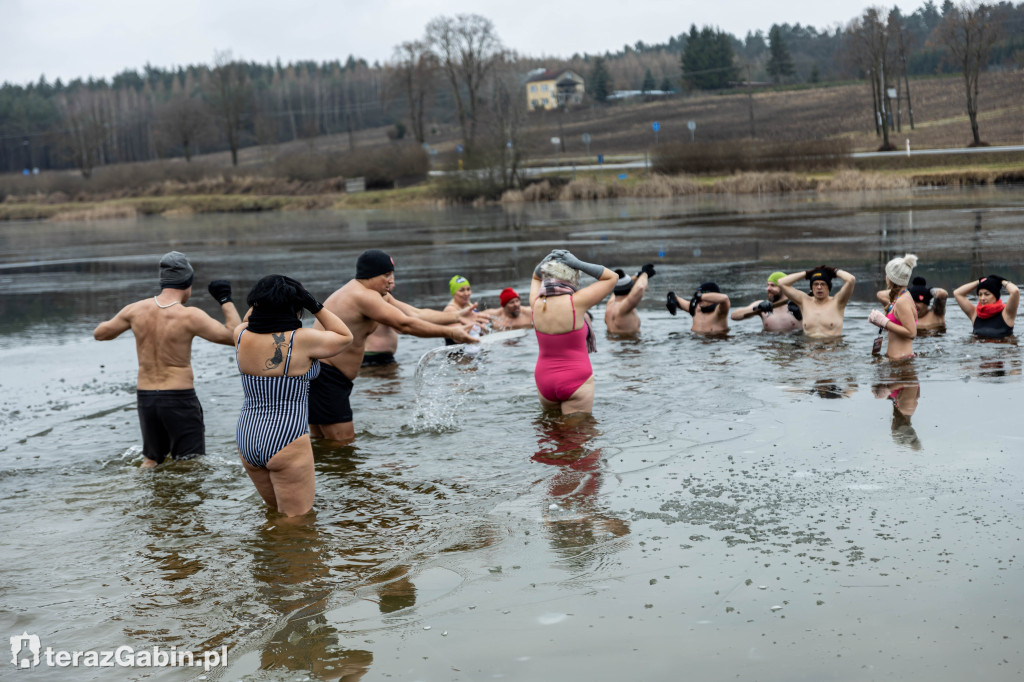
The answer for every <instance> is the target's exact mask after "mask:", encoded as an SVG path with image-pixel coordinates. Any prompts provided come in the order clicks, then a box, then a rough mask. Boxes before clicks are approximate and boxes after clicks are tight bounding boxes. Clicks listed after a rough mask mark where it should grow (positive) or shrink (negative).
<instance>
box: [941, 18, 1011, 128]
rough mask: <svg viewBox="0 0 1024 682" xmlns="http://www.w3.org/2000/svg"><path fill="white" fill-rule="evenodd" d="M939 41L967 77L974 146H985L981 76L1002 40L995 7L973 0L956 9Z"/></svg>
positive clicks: (965, 79) (946, 20) (944, 20)
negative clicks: (980, 129) (980, 117)
mask: <svg viewBox="0 0 1024 682" xmlns="http://www.w3.org/2000/svg"><path fill="white" fill-rule="evenodd" d="M938 33H939V40H940V41H942V43H943V44H944V45H945V46H946V48H948V49H949V52H950V56H951V57H952V58H953V61H955V62H956V65H957V67H959V68H960V70H961V71H962V72H963V74H964V86H965V88H966V94H967V117H968V118H969V119H970V120H971V134H972V135H973V136H974V140H973V142H971V145H970V146H972V147H978V146H981V145H984V144H985V143H984V142H982V141H981V137H980V136H979V134H978V77H979V75H980V74H981V69H982V68H983V67H984V66H985V65H986V64H987V63H988V57H989V53H990V52H991V51H992V46H993V45H994V44H995V42H996V40H998V38H999V26H998V24H997V23H996V22H994V21H993V17H992V8H991V7H989V6H988V5H984V4H978V3H976V2H974V1H973V0H971V1H968V2H962V3H960V4H959V5H955V6H953V7H952V8H951V9H950V11H948V12H947V13H946V15H945V17H944V18H943V20H942V24H940V25H939V29H938Z"/></svg>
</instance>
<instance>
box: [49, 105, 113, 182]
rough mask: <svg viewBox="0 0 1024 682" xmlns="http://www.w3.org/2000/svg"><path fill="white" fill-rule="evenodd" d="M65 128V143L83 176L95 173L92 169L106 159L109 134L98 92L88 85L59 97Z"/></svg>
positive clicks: (59, 107)
mask: <svg viewBox="0 0 1024 682" xmlns="http://www.w3.org/2000/svg"><path fill="white" fill-rule="evenodd" d="M57 106H58V109H59V110H60V113H61V119H62V120H63V123H64V128H65V130H66V135H67V136H66V138H65V144H66V149H67V152H68V155H69V156H70V157H71V159H72V161H73V162H74V164H75V165H76V166H78V169H79V171H81V173H82V177H83V178H89V177H91V176H92V170H93V168H95V167H96V166H97V165H98V164H99V163H100V162H101V161H102V158H103V143H104V138H105V137H106V131H105V129H104V121H103V110H102V106H101V103H100V102H99V97H98V96H97V93H96V92H93V91H91V90H87V89H85V88H82V89H79V90H77V91H75V92H73V93H71V94H69V95H61V96H60V97H59V98H58V100H57Z"/></svg>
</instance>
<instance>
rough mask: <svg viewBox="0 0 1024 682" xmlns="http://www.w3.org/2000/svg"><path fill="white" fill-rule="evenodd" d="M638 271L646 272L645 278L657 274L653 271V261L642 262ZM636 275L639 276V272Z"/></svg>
mask: <svg viewBox="0 0 1024 682" xmlns="http://www.w3.org/2000/svg"><path fill="white" fill-rule="evenodd" d="M640 272H646V273H647V279H650V278H651V277H654V276H655V275H656V274H658V273H656V272H655V271H654V263H644V265H643V267H642V268H640ZM637 276H638V277H639V274H638V275H637Z"/></svg>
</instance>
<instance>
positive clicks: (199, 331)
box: [92, 251, 242, 468]
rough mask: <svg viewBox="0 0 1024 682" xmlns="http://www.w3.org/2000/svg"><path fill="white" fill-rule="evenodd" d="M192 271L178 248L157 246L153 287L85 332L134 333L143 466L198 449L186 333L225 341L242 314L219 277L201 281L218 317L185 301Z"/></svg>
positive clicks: (202, 443)
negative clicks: (156, 288) (159, 254)
mask: <svg viewBox="0 0 1024 682" xmlns="http://www.w3.org/2000/svg"><path fill="white" fill-rule="evenodd" d="M193 278H194V272H193V270H192V265H191V264H190V263H189V262H188V259H187V258H186V257H185V255H184V254H182V253H178V252H177V251H171V252H170V253H168V254H165V255H164V257H163V258H161V259H160V293H159V294H157V295H156V296H154V297H153V298H145V299H143V300H141V301H136V302H135V303H129V304H128V305H126V306H125V307H124V308H122V309H121V311H120V312H118V313H117V315H115V316H114V317H112V318H111V319H109V320H107V321H106V322H101V323H100V325H99V326H98V327H96V329H95V330H94V331H93V333H92V335H93V338H95V339H96V340H97V341H110V340H111V339H115V338H117V337H118V336H120V335H121V334H122V333H124V332H126V331H128V330H129V329H131V330H132V333H133V334H134V335H135V352H136V354H137V355H138V360H139V376H138V381H137V387H136V405H137V410H138V413H139V425H140V426H141V427H142V456H143V462H142V466H143V468H151V467H155V466H157V465H158V464H160V463H161V462H163V461H164V459H165V458H166V457H167V455H168V453H169V454H170V455H171V457H173V458H174V459H190V458H192V457H195V456H196V455H203V454H206V436H205V431H204V426H203V408H202V405H200V404H199V398H197V397H196V391H195V388H194V387H193V376H192V339H193V338H195V337H197V336H198V337H200V338H203V339H206V340H207V341H212V342H213V343H219V344H222V345H224V346H233V345H234V343H235V340H234V338H233V337H232V332H233V331H234V329H235V327H237V326H238V325H239V324H241V322H242V321H241V320H240V319H239V317H238V311H237V310H236V309H235V304H234V303H232V302H231V283H230V282H228V281H227V280H223V279H219V280H214V281H213V282H210V286H209V291H210V295H212V296H213V297H214V298H215V299H217V302H218V303H220V309H221V311H222V312H223V313H224V324H221V323H219V322H217V321H216V320H214V319H213V318H212V317H210V316H209V315H207V314H206V313H205V312H203V311H202V310H200V309H199V308H189V307H186V306H185V304H186V303H187V302H188V300H189V297H191V296H192V280H193Z"/></svg>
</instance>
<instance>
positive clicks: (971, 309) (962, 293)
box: [953, 279, 981, 322]
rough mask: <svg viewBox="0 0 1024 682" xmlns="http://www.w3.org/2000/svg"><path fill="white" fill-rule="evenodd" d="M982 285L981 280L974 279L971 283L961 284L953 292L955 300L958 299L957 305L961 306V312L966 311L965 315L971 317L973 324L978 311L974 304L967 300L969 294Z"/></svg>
mask: <svg viewBox="0 0 1024 682" xmlns="http://www.w3.org/2000/svg"><path fill="white" fill-rule="evenodd" d="M980 283H981V280H978V279H973V280H971V281H970V282H965V283H964V284H961V285H960V286H958V287H957V288H956V289H954V290H953V298H955V299H956V303H957V305H958V306H960V310H962V311H964V315H966V316H967V317H969V318H970V320H971V322H974V316H975V315H976V314H977V312H978V309H977V307H975V305H974V304H973V303H971V302H970V301H969V300H967V294H969V293H971V291H973V290H974V289H976V288H977V287H978V284H980Z"/></svg>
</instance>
